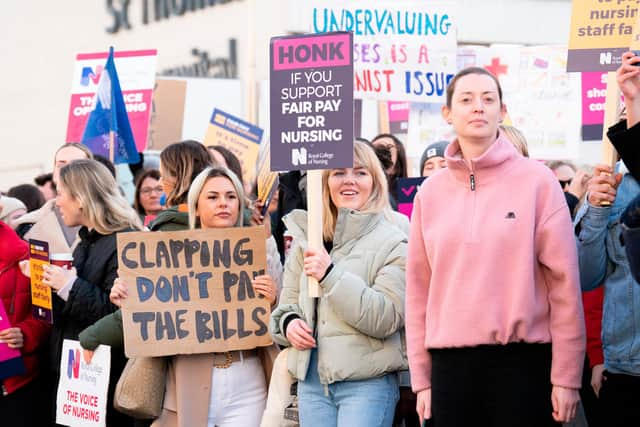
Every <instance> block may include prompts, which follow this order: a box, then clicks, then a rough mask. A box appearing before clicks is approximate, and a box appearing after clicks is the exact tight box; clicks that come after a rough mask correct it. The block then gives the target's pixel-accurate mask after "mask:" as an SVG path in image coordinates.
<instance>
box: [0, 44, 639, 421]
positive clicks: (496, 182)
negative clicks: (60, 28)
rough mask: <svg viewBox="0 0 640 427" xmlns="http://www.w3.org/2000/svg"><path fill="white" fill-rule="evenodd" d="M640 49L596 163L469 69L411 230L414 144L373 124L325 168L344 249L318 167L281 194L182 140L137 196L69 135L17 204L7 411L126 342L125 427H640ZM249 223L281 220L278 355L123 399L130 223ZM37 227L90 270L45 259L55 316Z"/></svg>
mask: <svg viewBox="0 0 640 427" xmlns="http://www.w3.org/2000/svg"><path fill="white" fill-rule="evenodd" d="M637 63H640V58H639V57H636V56H634V55H633V53H631V52H628V53H626V54H624V55H623V63H622V65H621V66H620V68H619V70H618V72H617V78H618V84H619V86H620V89H621V91H622V94H623V95H624V106H625V114H626V116H623V117H622V118H621V120H620V121H619V122H618V123H617V124H616V125H614V126H612V127H611V128H610V129H609V133H608V136H609V138H610V140H611V142H612V143H613V144H614V145H615V147H616V149H617V151H618V153H620V156H621V159H620V161H618V162H617V164H616V166H615V168H612V167H611V166H608V165H597V166H595V167H594V168H593V170H591V169H590V168H586V167H585V168H583V169H579V168H576V167H575V166H574V165H573V164H571V163H570V162H559V161H554V162H551V163H548V164H546V165H545V164H544V163H542V162H539V161H536V160H533V159H529V158H528V157H529V153H528V150H527V144H526V139H525V137H524V135H523V134H522V133H521V132H520V131H518V129H516V128H514V127H512V126H506V125H503V124H502V121H503V119H504V117H505V114H506V112H507V109H506V105H505V104H504V102H503V99H502V89H501V87H500V83H499V82H498V79H497V78H495V77H494V76H493V75H492V74H491V73H489V72H488V71H486V70H484V69H481V68H467V69H464V70H462V71H460V72H459V73H458V74H457V75H456V76H454V77H453V79H452V80H451V81H450V83H449V85H448V88H447V91H446V104H445V105H444V106H443V108H442V116H443V119H444V120H446V121H447V122H448V123H449V124H450V125H451V126H452V127H453V129H454V131H455V134H456V139H455V140H453V141H438V142H434V143H433V144H431V145H429V146H427V147H426V149H425V151H424V153H423V154H422V156H421V158H420V162H419V165H416V166H417V170H418V174H419V175H420V176H424V177H426V179H425V181H424V182H423V184H422V185H421V187H420V189H419V191H418V193H417V195H416V198H415V201H414V208H413V214H412V217H411V222H410V224H409V219H408V218H407V217H405V216H403V215H402V214H400V213H398V212H396V211H395V210H396V208H397V201H396V198H395V188H396V185H397V182H398V180H399V179H401V178H406V177H407V176H409V175H410V168H409V163H408V159H407V156H406V152H405V149H404V146H403V143H402V142H401V141H400V139H398V138H397V137H396V136H394V135H391V134H387V133H385V134H381V135H378V136H376V137H375V138H373V140H372V141H371V142H369V141H366V140H363V139H359V140H358V141H355V142H354V164H353V167H351V168H344V169H331V170H326V171H324V172H323V173H322V206H323V209H324V211H323V223H322V238H323V242H324V244H323V245H322V247H311V246H309V245H308V243H307V231H308V230H307V212H306V209H307V200H306V193H305V189H306V174H305V173H304V172H300V171H292V172H287V173H283V174H281V176H280V177H279V187H278V191H277V194H276V196H275V197H274V198H273V200H271V201H270V205H269V206H268V207H265V203H266V202H267V201H265V200H256V199H255V191H254V192H252V191H251V189H252V188H253V185H254V183H251V182H246V180H244V179H243V175H242V169H241V166H240V162H239V161H238V159H237V158H236V157H235V156H234V154H233V153H232V152H230V151H229V150H227V149H225V148H224V147H220V146H210V147H205V146H204V145H203V144H201V143H199V142H197V141H182V142H176V143H174V144H171V145H169V146H168V147H167V148H165V149H164V150H163V151H162V152H161V154H160V164H159V168H158V169H144V168H143V167H142V164H141V165H138V166H137V167H135V168H132V170H133V171H134V172H135V177H134V178H135V195H134V198H133V203H131V204H130V203H129V202H128V201H127V200H126V198H125V197H124V196H123V193H122V191H121V190H120V188H119V187H118V184H117V182H116V179H115V169H114V168H113V165H111V164H110V162H109V161H108V160H107V159H104V158H97V156H94V155H93V154H92V153H91V152H90V151H89V150H88V149H87V148H86V147H85V146H83V145H79V144H64V145H62V146H60V148H59V149H58V150H57V151H56V153H55V156H54V159H53V172H52V173H51V174H46V175H42V176H39V177H37V178H35V179H34V182H33V184H23V185H19V186H16V187H13V188H10V189H8V191H7V192H6V194H2V196H1V197H0V300H1V303H2V304H3V307H4V310H5V311H6V313H7V315H8V317H9V322H10V324H11V327H10V328H8V329H5V330H2V331H0V342H2V343H5V344H6V345H8V346H9V347H10V348H13V349H18V350H19V351H20V352H21V353H22V357H23V360H24V365H25V367H26V372H25V373H24V374H23V375H19V376H12V377H9V378H4V379H2V380H0V382H1V384H2V393H1V395H0V416H1V417H2V425H5V424H6V425H8V426H29V427H32V426H50V425H56V424H55V412H56V394H57V387H58V379H59V377H60V359H61V349H62V342H63V340H64V339H75V340H79V341H80V343H81V345H82V347H83V348H84V349H85V353H84V358H85V361H86V362H87V363H90V361H91V359H92V355H93V351H94V350H95V349H96V348H97V347H98V346H99V345H100V344H107V345H110V346H111V369H110V383H109V391H108V406H107V418H106V425H107V426H118V427H119V426H133V425H136V426H149V425H152V426H156V427H161V426H184V427H187V426H189V427H191V426H225V427H226V426H249V427H251V426H256V427H257V426H294V425H302V426H305V427H306V426H341V427H346V426H405V427H409V426H412V427H413V426H419V425H423V424H422V423H423V421H425V422H426V424H427V425H431V426H437V427H441V426H445V427H452V426H453V427H455V426H505V427H506V426H531V427H541V426H553V425H561V423H569V422H575V423H578V425H589V426H593V427H597V426H607V427H615V426H632V425H640V409H639V408H640V407H638V405H637V404H636V403H637V402H636V400H637V397H638V396H640V283H638V281H639V280H640V184H639V182H640V181H639V179H640V148H639V147H640V145H639V144H640V143H638V140H640V124H639V122H640V67H637V66H635V64H637ZM263 208H266V209H263ZM264 212H266V214H264V215H263V213H264ZM247 225H254V226H263V227H264V230H265V240H264V242H265V243H264V244H265V253H266V254H267V270H266V272H265V274H264V275H262V276H257V277H255V278H254V279H253V281H252V285H253V287H254V289H255V291H256V293H258V294H260V295H262V296H263V297H264V298H265V299H266V300H267V301H268V302H269V303H270V305H271V308H272V313H271V317H270V324H269V327H270V332H271V335H272V337H273V340H274V342H275V343H276V344H277V348H276V347H273V348H271V349H270V350H274V349H275V350H276V353H277V351H280V354H279V355H278V356H277V357H276V363H275V365H273V366H274V367H273V370H272V366H271V365H270V364H268V363H265V360H266V359H267V357H265V355H264V354H263V353H264V352H265V351H267V349H265V348H255V349H248V350H242V351H232V352H229V353H206V354H195V355H178V356H173V357H167V358H165V360H166V365H167V369H166V374H165V373H161V374H159V375H166V389H165V392H164V399H163V404H162V411H161V413H160V414H159V416H158V417H157V418H156V419H153V420H149V419H136V418H134V417H131V416H129V415H125V414H123V413H120V412H118V411H117V410H116V409H115V408H114V406H113V396H114V390H115V385H116V383H117V381H118V379H119V377H120V374H121V372H122V370H123V368H124V366H125V364H126V361H127V359H126V357H125V354H124V331H123V323H122V314H121V312H120V310H119V307H120V306H121V304H122V302H123V300H125V299H126V298H127V297H128V286H129V284H128V283H126V281H125V280H123V279H121V278H119V277H118V257H117V245H116V235H117V233H126V232H130V231H143V230H144V231H145V232H160V233H161V232H166V231H179V230H194V231H193V232H197V230H198V229H209V228H228V227H243V226H247ZM29 239H37V240H41V241H46V242H47V243H48V244H49V248H50V251H51V252H52V253H72V254H73V262H72V263H73V267H72V268H63V267H60V266H56V265H50V266H47V267H46V268H45V270H44V274H43V283H44V284H45V285H47V286H50V287H51V289H52V290H53V291H54V294H53V295H54V296H53V317H54V319H55V321H54V322H53V324H52V325H51V324H49V323H48V322H45V321H43V320H38V319H36V318H34V317H33V314H32V310H31V298H30V287H29V275H30V271H29V263H28V259H29V249H28V243H27V242H28V240H29ZM310 278H313V279H315V280H316V281H317V282H318V284H319V287H320V289H321V291H322V296H321V297H320V298H312V297H310V296H309V293H308V281H309V279H310ZM203 390H204V392H203ZM35 402H47V405H49V407H50V408H51V409H50V410H40V411H34V410H33V406H34V403H35ZM41 407H42V406H41ZM579 423H582V424H579Z"/></svg>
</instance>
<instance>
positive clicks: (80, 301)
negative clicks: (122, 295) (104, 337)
mask: <svg viewBox="0 0 640 427" xmlns="http://www.w3.org/2000/svg"><path fill="white" fill-rule="evenodd" d="M105 268H106V272H105V275H104V282H103V284H98V283H90V282H89V281H87V280H85V279H82V278H80V277H78V278H77V279H76V281H75V282H74V283H73V287H72V288H71V291H70V292H69V298H68V299H67V301H66V303H65V306H64V311H65V312H66V314H67V315H68V316H69V317H70V318H72V319H74V320H76V321H77V322H78V324H80V325H92V324H93V323H95V322H96V321H98V320H99V319H101V318H102V317H104V316H106V315H107V314H109V313H113V312H114V311H116V310H117V309H118V307H116V306H115V305H113V304H112V303H111V301H109V293H110V292H111V287H112V286H113V281H114V280H115V278H116V277H117V276H118V257H117V254H116V253H113V254H112V255H111V256H110V258H109V260H108V261H107V263H106V267H105ZM100 285H103V286H100Z"/></svg>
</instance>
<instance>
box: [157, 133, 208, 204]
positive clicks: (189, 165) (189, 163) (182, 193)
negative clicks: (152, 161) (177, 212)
mask: <svg viewBox="0 0 640 427" xmlns="http://www.w3.org/2000/svg"><path fill="white" fill-rule="evenodd" d="M160 162H161V165H162V168H163V169H164V171H165V172H167V173H168V174H169V175H171V176H172V177H173V179H175V180H176V182H175V186H174V187H173V191H171V193H170V194H167V206H177V205H180V204H182V203H186V202H187V195H188V194H189V187H190V186H191V182H192V181H193V180H194V178H195V177H196V176H198V174H199V173H200V172H202V171H203V170H204V168H206V167H207V166H211V165H212V161H211V156H210V155H209V152H208V151H207V149H206V148H205V147H204V145H202V144H201V143H199V142H197V141H193V140H187V141H182V142H176V143H175V144H171V145H168V146H167V147H166V148H165V149H164V150H162V152H161V153H160Z"/></svg>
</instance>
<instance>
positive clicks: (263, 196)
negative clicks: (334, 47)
mask: <svg viewBox="0 0 640 427" xmlns="http://www.w3.org/2000/svg"><path fill="white" fill-rule="evenodd" d="M270 157H271V150H270V146H269V144H262V146H261V147H260V153H259V155H258V165H257V168H256V169H257V171H258V172H257V185H258V200H261V201H262V202H263V203H264V208H263V211H262V212H261V214H262V215H263V216H264V215H266V213H267V210H268V208H269V204H270V203H271V200H272V199H273V197H274V195H275V193H276V191H278V185H279V182H280V180H279V178H278V174H277V172H271V159H270Z"/></svg>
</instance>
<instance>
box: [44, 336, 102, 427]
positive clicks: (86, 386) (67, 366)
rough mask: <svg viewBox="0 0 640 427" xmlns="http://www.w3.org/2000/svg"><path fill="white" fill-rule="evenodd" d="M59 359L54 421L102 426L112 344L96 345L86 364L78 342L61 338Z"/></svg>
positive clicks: (81, 426) (87, 426) (92, 426)
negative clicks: (62, 340)
mask: <svg viewBox="0 0 640 427" xmlns="http://www.w3.org/2000/svg"><path fill="white" fill-rule="evenodd" d="M61 359H62V360H61V361H60V382H59V383H58V397H57V401H56V402H57V405H56V423H58V424H62V425H65V426H72V427H85V426H86V427H101V426H105V421H106V417H107V389H108V387H109V371H110V367H111V347H109V346H107V345H101V346H99V347H98V348H97V349H96V351H95V353H94V354H93V359H92V360H91V364H89V365H87V364H86V363H85V361H84V359H83V357H82V347H81V346H80V343H79V342H78V341H74V340H64V342H63V343H62V358H61Z"/></svg>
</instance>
